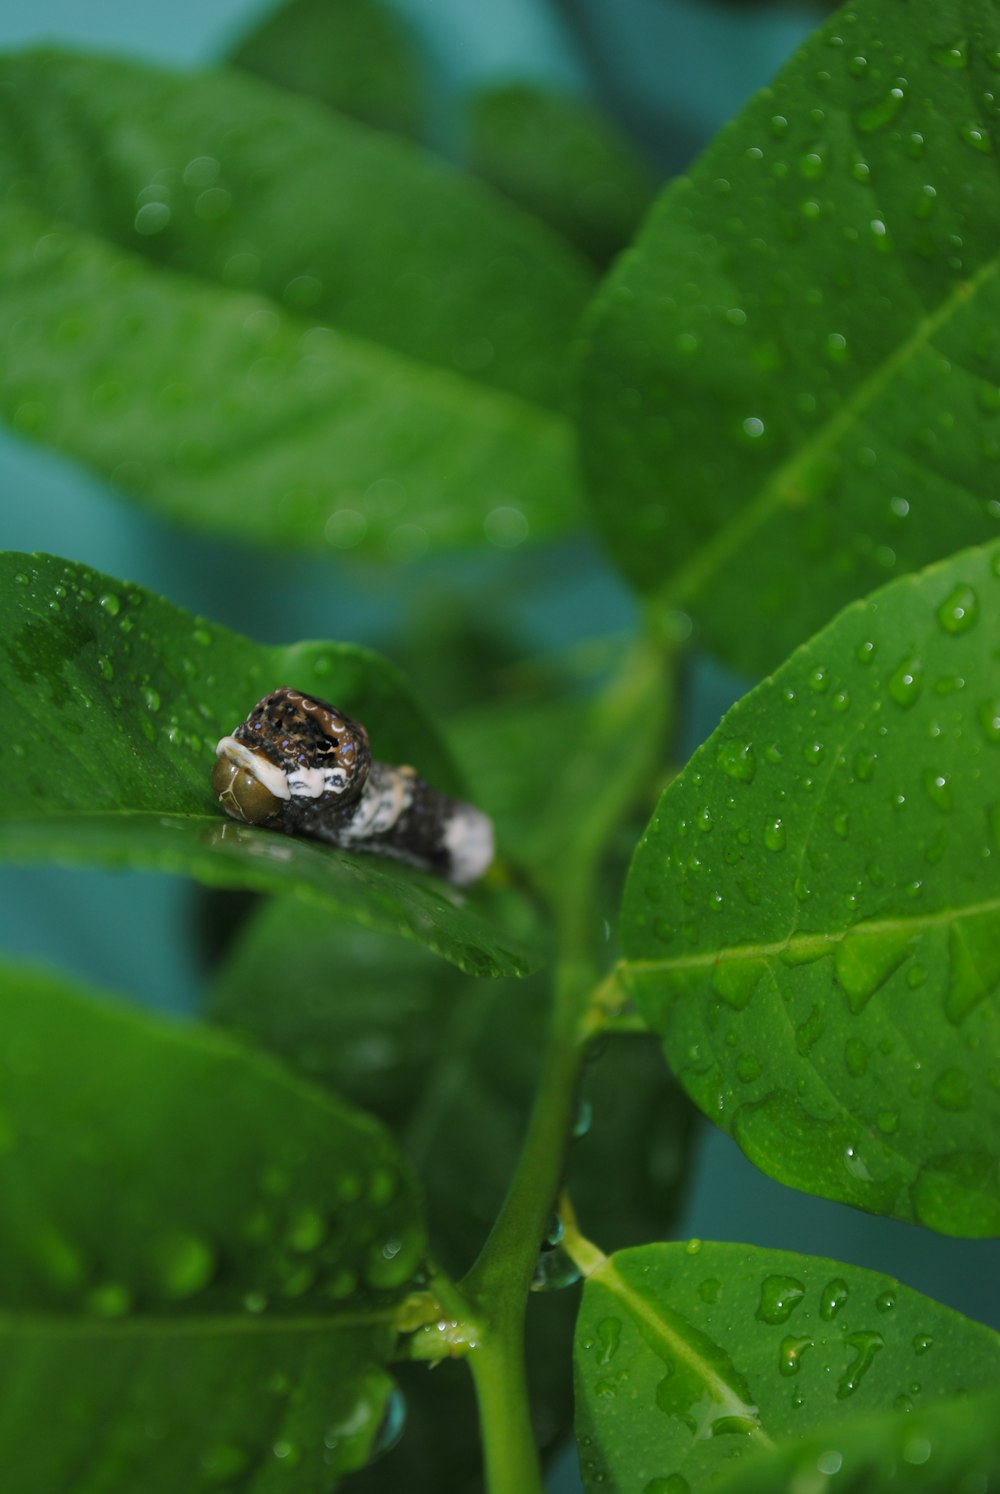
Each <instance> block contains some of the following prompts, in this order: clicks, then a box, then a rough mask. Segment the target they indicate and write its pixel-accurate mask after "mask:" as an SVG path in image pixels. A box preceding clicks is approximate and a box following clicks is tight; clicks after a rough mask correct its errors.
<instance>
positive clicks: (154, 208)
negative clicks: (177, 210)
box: [133, 202, 170, 238]
mask: <svg viewBox="0 0 1000 1494" xmlns="http://www.w3.org/2000/svg"><path fill="white" fill-rule="evenodd" d="M169 222H170V209H169V207H168V206H167V204H166V203H165V202H144V203H143V205H142V207H141V208H140V209H139V211H138V212H137V213H136V215H135V219H134V222H133V227H134V228H135V231H136V233H139V234H142V235H143V237H145V238H150V237H152V236H153V235H154V234H158V233H162V232H163V230H164V229H165V228H166V227H167V224H168V223H169Z"/></svg>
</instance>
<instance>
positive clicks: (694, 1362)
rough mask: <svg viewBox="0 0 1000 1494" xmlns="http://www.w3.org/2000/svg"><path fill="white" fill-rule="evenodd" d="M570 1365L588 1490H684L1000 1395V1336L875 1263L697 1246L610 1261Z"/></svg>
mask: <svg viewBox="0 0 1000 1494" xmlns="http://www.w3.org/2000/svg"><path fill="white" fill-rule="evenodd" d="M575 1368H576V1386H577V1432H578V1437H579V1439H580V1445H581V1464H582V1467H583V1473H584V1482H585V1486H586V1488H587V1489H588V1491H589V1490H591V1489H593V1490H597V1489H599V1488H601V1487H608V1486H611V1487H614V1488H619V1489H630V1490H631V1489H637V1490H653V1491H655V1494H661V1491H662V1494H679V1491H682V1490H684V1489H686V1488H688V1487H690V1488H692V1489H698V1488H702V1487H707V1486H708V1483H709V1482H712V1483H713V1486H714V1480H715V1479H716V1478H718V1477H719V1476H720V1475H722V1474H723V1473H725V1472H727V1471H729V1470H730V1469H732V1468H733V1466H734V1460H740V1463H741V1465H742V1463H743V1460H745V1461H746V1466H747V1468H749V1467H750V1466H751V1458H752V1457H755V1456H756V1457H761V1456H762V1455H764V1454H767V1453H768V1452H769V1449H771V1448H773V1447H774V1446H775V1445H776V1444H779V1443H781V1442H785V1441H788V1440H790V1439H793V1438H800V1437H804V1436H808V1435H809V1434H811V1433H812V1432H813V1431H814V1430H815V1429H816V1428H818V1427H829V1428H831V1429H833V1431H837V1430H839V1428H841V1427H843V1428H844V1429H845V1431H846V1432H847V1435H848V1436H850V1431H849V1430H848V1429H849V1428H850V1427H851V1425H852V1424H853V1422H854V1420H855V1419H856V1418H858V1417H859V1416H860V1417H864V1416H865V1415H866V1414H869V1413H874V1412H895V1413H896V1415H897V1416H898V1417H899V1419H900V1423H901V1424H902V1425H905V1420H904V1418H905V1415H906V1413H907V1412H909V1411H912V1410H914V1409H916V1410H921V1409H922V1408H923V1407H924V1406H928V1405H931V1404H933V1402H934V1401H936V1400H939V1399H942V1398H944V1397H948V1396H952V1397H954V1396H960V1395H964V1394H966V1393H969V1392H976V1391H979V1390H983V1389H987V1388H995V1387H996V1386H997V1385H998V1384H1000V1339H998V1337H997V1335H996V1334H995V1333H993V1332H992V1331H991V1330H990V1329H988V1328H984V1327H983V1326H981V1325H980V1324H978V1323H973V1322H970V1321H969V1320H968V1319H967V1318H964V1317H962V1316H961V1314H959V1313H956V1312H953V1311H952V1310H951V1309H950V1308H947V1307H943V1306H942V1305H941V1304H940V1303H937V1302H933V1301H931V1300H930V1299H929V1298H927V1297H923V1296H921V1295H920V1294H919V1293H917V1292H913V1291H911V1290H909V1288H907V1287H903V1286H900V1285H899V1283H898V1282H895V1281H893V1280H892V1279H891V1278H889V1277H884V1276H879V1275H878V1274H876V1273H875V1272H872V1271H865V1270H861V1269H860V1268H858V1267H854V1266H845V1265H842V1264H840V1263H838V1262H834V1261H826V1260H820V1259H817V1258H815V1257H810V1256H801V1255H796V1254H795V1253H793V1252H791V1251H778V1250H760V1249H755V1248H751V1247H747V1246H741V1245H716V1244H706V1245H702V1244H701V1243H700V1242H692V1244H691V1246H690V1247H688V1246H686V1245H683V1244H672V1245H649V1246H641V1247H639V1248H637V1249H634V1250H625V1251H620V1252H618V1253H617V1254H616V1255H613V1256H610V1257H606V1258H604V1260H603V1261H602V1262H601V1263H600V1264H599V1265H598V1266H597V1268H596V1270H594V1271H593V1274H592V1275H590V1276H589V1278H588V1280H587V1283H586V1286H585V1288H584V1295H583V1303H582V1305H581V1309H580V1317H579V1321H578V1325H577V1335H576V1348H575ZM671 1480H674V1482H673V1483H671ZM747 1487H753V1486H752V1485H748V1486H747ZM771 1487H772V1488H778V1487H784V1485H783V1484H778V1483H775V1484H774V1485H772V1486H771Z"/></svg>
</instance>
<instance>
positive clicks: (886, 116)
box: [854, 78, 906, 135]
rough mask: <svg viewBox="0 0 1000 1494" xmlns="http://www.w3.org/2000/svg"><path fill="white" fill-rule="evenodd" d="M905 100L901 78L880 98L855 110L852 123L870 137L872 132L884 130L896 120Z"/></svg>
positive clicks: (903, 81) (904, 82) (904, 83)
mask: <svg viewBox="0 0 1000 1494" xmlns="http://www.w3.org/2000/svg"><path fill="white" fill-rule="evenodd" d="M905 99H906V81H905V79H903V78H897V80H896V82H895V84H894V86H893V87H892V88H890V89H889V91H888V92H887V93H885V94H883V95H882V97H881V98H878V99H873V100H872V101H871V102H870V103H868V104H863V105H862V106H861V108H860V109H858V110H857V112H856V113H855V115H854V122H855V124H856V125H857V127H858V129H859V130H862V131H864V133H865V134H866V135H870V134H871V133H872V132H873V131H874V130H881V129H884V128H885V126H886V125H887V124H891V123H892V121H893V120H894V119H895V118H896V116H897V114H898V113H899V111H900V109H901V108H902V107H903V103H904V100H905Z"/></svg>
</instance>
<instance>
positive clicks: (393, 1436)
mask: <svg viewBox="0 0 1000 1494" xmlns="http://www.w3.org/2000/svg"><path fill="white" fill-rule="evenodd" d="M405 1426H406V1401H405V1399H404V1397H403V1392H402V1391H401V1390H400V1388H399V1386H398V1385H394V1386H393V1388H392V1390H391V1392H390V1394H389V1399H388V1400H387V1401H386V1403H385V1410H384V1411H383V1412H382V1420H381V1421H380V1422H379V1427H378V1431H377V1432H376V1433H375V1440H374V1442H373V1443H372V1446H371V1453H370V1454H369V1458H368V1461H369V1462H370V1463H371V1462H374V1461H375V1459H376V1458H380V1457H381V1456H382V1454H383V1453H387V1452H389V1451H391V1449H392V1448H394V1447H395V1446H396V1443H397V1442H398V1441H399V1439H400V1437H402V1435H403V1429H404V1427H405Z"/></svg>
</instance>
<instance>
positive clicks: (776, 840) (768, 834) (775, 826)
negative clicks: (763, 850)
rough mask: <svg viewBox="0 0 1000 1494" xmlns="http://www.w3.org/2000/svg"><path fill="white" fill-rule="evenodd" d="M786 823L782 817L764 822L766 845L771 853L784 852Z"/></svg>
mask: <svg viewBox="0 0 1000 1494" xmlns="http://www.w3.org/2000/svg"><path fill="white" fill-rule="evenodd" d="M786 839H787V837H786V834H785V822H784V820H782V819H781V818H780V817H775V818H773V819H769V820H766V821H765V822H764V834H763V840H764V844H765V846H766V847H767V849H768V850H769V851H783V850H784V849H785V843H786Z"/></svg>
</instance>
